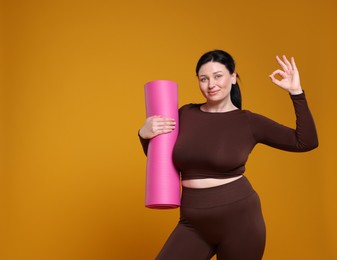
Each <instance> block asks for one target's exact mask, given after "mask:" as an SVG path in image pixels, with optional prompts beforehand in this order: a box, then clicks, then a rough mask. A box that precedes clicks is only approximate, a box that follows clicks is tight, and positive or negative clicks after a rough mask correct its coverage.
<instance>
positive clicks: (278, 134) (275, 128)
mask: <svg viewBox="0 0 337 260" xmlns="http://www.w3.org/2000/svg"><path fill="white" fill-rule="evenodd" d="M276 60H277V62H278V64H279V66H280V68H279V69H277V70H275V71H274V72H273V73H272V74H271V75H270V78H271V81H272V82H273V83H274V84H276V85H277V86H279V87H280V88H281V89H283V90H285V91H287V92H288V93H289V96H290V99H291V101H292V103H293V106H294V110H295V114H296V129H292V128H289V127H287V126H284V125H281V124H279V123H277V122H275V121H273V120H271V119H269V118H267V117H264V116H262V115H259V114H256V113H253V112H251V111H249V110H242V108H241V93H240V89H239V85H238V83H237V79H238V74H237V72H236V70H235V62H234V60H233V58H232V56H231V55H230V54H229V53H227V52H225V51H222V50H214V51H210V52H207V53H205V54H204V55H202V56H201V58H200V59H199V61H198V63H197V66H196V75H197V78H198V82H199V88H200V91H201V93H202V94H203V96H204V97H205V102H204V103H202V104H187V105H184V106H182V107H181V108H180V109H179V134H178V138H177V141H176V144H175V147H174V150H173V155H172V156H173V162H174V164H175V166H176V167H177V169H178V170H179V171H180V174H181V179H182V196H181V207H180V220H179V222H178V224H177V226H176V228H175V229H174V230H173V232H172V234H171V235H170V237H169V238H168V240H167V242H166V243H165V244H164V246H163V248H162V250H161V251H160V252H159V254H158V256H157V257H156V259H165V260H199V259H200V260H206V259H210V258H211V257H212V256H214V255H216V256H217V259H218V260H259V259H262V256H263V252H264V247H265V240H266V229H265V223H264V220H263V216H262V211H261V205H260V199H259V196H258V195H257V193H256V192H255V190H254V189H253V187H252V186H251V184H250V183H249V181H248V179H247V178H246V177H245V176H244V172H245V164H246V162H247V160H248V156H249V154H250V153H251V151H252V150H253V148H254V146H255V145H256V144H258V143H262V144H265V145H268V146H271V147H273V148H276V149H281V150H285V151H292V152H306V151H310V150H312V149H314V148H316V147H317V146H318V139H317V133H316V128H315V124H314V121H313V118H312V115H311V113H310V110H309V107H308V104H307V101H306V97H305V94H304V92H303V90H302V87H301V83H300V77H299V72H298V70H297V67H296V64H295V60H294V58H291V59H290V61H289V60H288V59H287V58H286V57H285V56H283V57H281V58H279V57H276ZM174 129H175V122H174V120H173V119H171V118H167V117H165V116H164V115H163V116H152V117H149V118H147V119H146V120H145V123H144V125H143V126H142V127H141V129H140V130H139V138H140V141H141V143H142V146H143V149H144V152H145V153H146V152H147V147H148V144H149V140H150V139H151V138H154V137H155V136H157V135H160V134H166V133H170V132H171V131H174Z"/></svg>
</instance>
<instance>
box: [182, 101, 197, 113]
mask: <svg viewBox="0 0 337 260" xmlns="http://www.w3.org/2000/svg"><path fill="white" fill-rule="evenodd" d="M200 106H201V104H193V103H190V104H185V105H183V106H181V107H180V108H179V112H180V113H181V112H183V111H188V110H193V109H196V108H199V107H200Z"/></svg>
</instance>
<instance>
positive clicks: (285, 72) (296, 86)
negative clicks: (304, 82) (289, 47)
mask: <svg viewBox="0 0 337 260" xmlns="http://www.w3.org/2000/svg"><path fill="white" fill-rule="evenodd" d="M282 58H283V60H281V59H280V58H279V57H278V56H276V60H277V62H278V64H280V66H281V68H282V69H277V70H275V71H274V72H273V73H272V74H270V75H269V77H270V78H271V80H272V82H273V83H274V84H276V85H277V86H279V87H281V88H283V89H284V90H287V91H288V92H289V93H290V94H292V95H297V94H301V93H302V92H303V90H302V87H301V83H300V75H299V72H298V70H297V67H296V64H295V60H294V58H293V57H291V60H290V62H289V61H288V59H287V57H286V56H285V55H283V56H282ZM276 75H279V76H280V77H281V79H280V80H279V79H277V78H275V76H276Z"/></svg>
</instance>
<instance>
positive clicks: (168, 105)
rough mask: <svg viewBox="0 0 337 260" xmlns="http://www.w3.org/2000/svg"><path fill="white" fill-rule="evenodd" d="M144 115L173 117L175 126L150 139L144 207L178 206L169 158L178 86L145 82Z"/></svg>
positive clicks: (174, 174) (174, 173)
mask: <svg viewBox="0 0 337 260" xmlns="http://www.w3.org/2000/svg"><path fill="white" fill-rule="evenodd" d="M144 90H145V104H146V117H149V116H154V115H157V116H163V117H170V118H174V119H175V122H176V128H175V129H174V130H173V131H172V132H170V133H168V134H161V135H158V136H156V137H154V138H152V139H151V140H150V143H149V147H148V151H147V161H146V195H145V206H146V207H148V208H154V209H170V208H176V207H179V206H180V176H179V172H178V171H177V169H176V167H175V166H174V164H173V161H172V152H173V147H174V144H175V142H176V139H177V136H178V131H179V130H178V129H179V115H178V85H177V83H175V82H173V81H169V80H155V81H151V82H148V83H146V84H145V86H144Z"/></svg>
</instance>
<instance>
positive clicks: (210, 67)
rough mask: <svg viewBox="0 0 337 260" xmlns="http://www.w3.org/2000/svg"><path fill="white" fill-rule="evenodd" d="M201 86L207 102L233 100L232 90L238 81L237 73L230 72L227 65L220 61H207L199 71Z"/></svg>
mask: <svg viewBox="0 0 337 260" xmlns="http://www.w3.org/2000/svg"><path fill="white" fill-rule="evenodd" d="M198 79H199V86H200V90H201V92H202V94H203V95H204V97H205V98H206V99H207V102H211V103H222V102H231V101H230V100H231V99H230V91H231V88H232V84H235V83H236V73H235V72H234V73H233V74H230V72H229V71H228V69H227V68H226V66H225V65H223V64H221V63H219V62H212V61H211V62H207V63H205V64H204V65H202V66H201V67H200V70H199V73H198Z"/></svg>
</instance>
